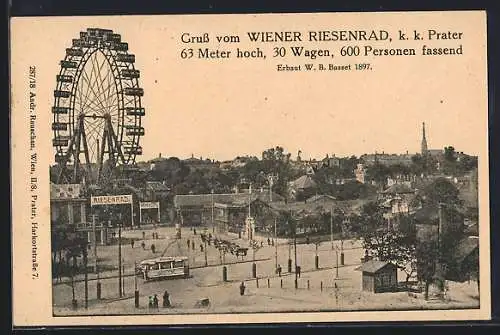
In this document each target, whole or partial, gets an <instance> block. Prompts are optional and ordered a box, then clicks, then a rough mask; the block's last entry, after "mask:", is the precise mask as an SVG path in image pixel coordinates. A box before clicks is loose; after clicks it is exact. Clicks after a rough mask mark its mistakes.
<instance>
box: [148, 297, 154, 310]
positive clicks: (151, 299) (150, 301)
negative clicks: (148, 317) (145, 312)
mask: <svg viewBox="0 0 500 335" xmlns="http://www.w3.org/2000/svg"><path fill="white" fill-rule="evenodd" d="M148 307H149V308H153V297H152V296H149V303H148Z"/></svg>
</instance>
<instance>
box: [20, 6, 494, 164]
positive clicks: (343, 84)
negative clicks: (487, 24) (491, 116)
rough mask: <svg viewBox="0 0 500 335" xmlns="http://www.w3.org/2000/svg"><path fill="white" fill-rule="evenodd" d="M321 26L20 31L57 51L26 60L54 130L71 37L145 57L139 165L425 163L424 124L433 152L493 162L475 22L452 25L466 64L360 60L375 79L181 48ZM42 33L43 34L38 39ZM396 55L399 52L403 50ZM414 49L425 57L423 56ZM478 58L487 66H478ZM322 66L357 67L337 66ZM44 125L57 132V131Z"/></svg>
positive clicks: (411, 21) (205, 21)
mask: <svg viewBox="0 0 500 335" xmlns="http://www.w3.org/2000/svg"><path fill="white" fill-rule="evenodd" d="M320 18H321V16H320V17H319V18H318V17H313V18H311V17H310V18H309V19H306V18H304V19H303V20H297V19H295V20H290V18H289V17H288V18H286V17H284V18H282V17H274V19H272V20H269V19H265V18H262V17H260V16H258V15H248V16H244V17H239V18H238V20H237V23H235V21H229V20H228V21H223V20H213V19H212V20H210V17H209V16H205V17H204V18H199V17H189V16H188V17H180V16H177V17H168V18H167V17H162V16H156V17H138V19H137V20H138V21H136V22H135V23H136V24H130V22H132V21H129V20H127V19H126V18H125V17H119V16H118V17H101V18H90V17H81V18H78V17H77V18H59V19H57V20H56V21H55V23H53V24H51V25H47V24H46V22H47V21H46V20H44V19H40V20H38V19H37V20H31V21H28V20H27V19H26V20H24V21H23V25H22V27H21V25H19V26H20V28H19V31H20V34H21V35H23V36H24V39H23V43H27V44H31V45H35V44H40V45H46V46H50V47H47V48H39V49H37V53H36V54H34V53H30V54H26V55H23V56H22V57H20V58H22V59H20V60H19V61H20V62H21V61H23V62H25V63H34V64H36V65H37V68H38V80H39V83H43V84H42V85H39V90H38V96H39V101H38V106H39V111H40V113H42V111H43V113H47V115H45V116H44V117H47V118H48V120H50V117H51V115H50V106H51V105H52V103H53V102H52V90H54V88H55V75H56V74H57V73H58V71H59V64H58V63H59V60H61V59H63V56H64V51H65V48H67V47H69V46H70V45H71V40H72V38H77V37H78V35H79V32H80V31H84V30H85V29H86V28H87V27H103V28H109V29H114V30H115V31H116V32H118V33H120V34H121V35H122V39H123V40H124V41H126V42H128V43H129V49H130V52H131V53H133V54H135V55H136V68H137V69H139V70H140V71H141V78H140V84H141V86H142V87H143V88H144V92H145V93H144V97H143V99H142V104H143V106H144V107H145V109H146V116H145V117H144V119H143V125H144V127H145V130H146V135H145V136H144V137H143V138H142V139H141V145H142V147H143V152H144V154H143V156H142V157H139V158H138V160H148V159H151V158H154V157H157V156H158V155H159V154H160V153H161V155H162V156H163V157H171V156H175V157H179V158H188V157H191V155H194V156H195V157H203V158H210V159H215V160H219V161H223V160H229V159H233V158H234V157H236V156H241V155H254V156H257V157H260V156H261V153H262V151H263V150H265V149H267V148H270V147H275V146H277V145H280V146H283V147H284V148H285V150H286V151H287V152H290V153H291V154H292V157H296V154H297V151H298V150H301V151H302V155H301V156H302V158H303V159H309V158H317V159H319V158H323V157H325V155H326V154H329V155H333V154H335V155H337V156H350V155H361V154H363V153H374V152H376V151H377V152H382V151H384V152H387V153H405V152H406V151H408V152H409V153H416V152H419V151H420V143H421V136H422V135H421V133H422V122H425V123H426V131H427V141H428V146H429V148H430V149H442V148H443V147H444V146H448V145H452V146H454V147H455V148H456V149H457V150H458V151H464V152H466V153H470V154H475V155H478V154H479V153H484V152H485V145H486V143H487V142H486V141H487V133H486V131H487V118H486V116H487V115H486V110H487V105H486V90H485V85H486V68H485V64H486V61H485V58H484V55H483V54H481V53H479V54H478V53H477V52H480V49H477V48H476V49H473V48H475V47H476V45H477V41H478V40H479V41H480V40H481V38H483V36H482V35H480V34H479V33H478V32H477V30H475V29H473V28H474V26H473V23H470V24H468V23H467V22H465V23H464V22H462V21H461V20H456V21H454V20H451V21H450V22H449V24H448V26H450V27H451V28H456V27H459V28H460V29H461V31H463V32H464V36H465V37H466V38H464V39H463V40H462V41H460V43H461V44H463V45H464V48H465V50H466V51H467V52H465V53H464V55H462V56H455V57H452V56H448V57H433V56H427V57H424V56H416V57H406V58H404V57H403V58H401V57H399V58H398V57H378V58H375V57H371V58H370V57H366V58H363V59H362V60H361V61H363V62H369V63H371V67H372V68H373V70H371V71H344V72H340V71H336V72H328V71H327V72H323V73H308V72H278V71H276V66H277V65H278V64H290V65H298V64H302V66H303V64H304V63H311V62H313V63H318V62H319V61H318V60H315V61H310V60H307V59H296V58H292V57H288V58H285V59H276V58H272V57H271V54H272V46H271V45H258V46H259V47H261V49H263V50H264V51H265V52H266V54H267V55H268V57H267V59H266V60H262V59H253V60H241V59H236V58H233V59H228V60H205V59H191V60H182V59H181V58H180V51H181V50H182V48H183V47H186V45H183V44H182V43H181V42H180V35H181V34H182V33H183V32H186V31H187V32H190V33H192V34H197V33H198V34H199V33H202V32H206V31H209V32H211V33H212V35H211V36H213V35H215V34H216V33H220V34H222V33H227V32H231V33H232V34H239V35H240V36H243V35H244V34H245V32H246V31H249V30H255V27H259V28H260V29H261V30H285V29H288V30H301V31H304V30H307V29H318V30H320V29H329V28H330V29H331V28H332V24H331V22H330V21H329V20H321V19H320ZM422 21H423V20H422V18H419V17H418V16H417V17H415V18H408V20H405V22H401V21H399V20H398V19H397V17H392V16H384V17H383V19H382V18H377V16H373V17H371V19H370V20H363V21H354V20H352V19H351V20H350V19H349V18H348V17H344V16H343V17H339V19H338V20H337V21H336V27H339V26H355V27H357V28H361V27H362V28H374V27H377V28H380V29H388V30H389V31H390V32H391V33H393V32H394V31H397V29H396V30H395V29H394V27H395V24H397V25H400V26H408V27H417V28H418V27H420V26H422ZM353 22H358V24H357V25H356V24H354V23H353ZM360 22H361V23H360ZM440 22H443V21H442V19H441V21H440ZM422 27H424V26H422ZM425 27H428V24H427V25H425ZM38 31H43V34H42V33H40V34H36V33H34V32H38ZM475 41H476V42H475ZM304 45H305V46H306V47H308V46H311V47H318V45H317V44H316V45H308V44H307V43H305V44H304ZM397 45H398V44H397V42H396V43H395V44H394V46H397ZM198 46H199V45H198ZM198 46H196V47H198ZM320 46H321V47H323V46H328V47H333V46H335V47H336V46H338V45H337V44H334V45H330V44H328V45H324V44H321V45H320ZM405 46H406V45H405ZM13 47H14V48H15V47H16V45H14V46H13ZM204 47H214V48H217V47H220V48H231V49H232V50H234V49H236V47H240V48H242V49H245V48H247V49H250V48H251V47H252V48H254V47H255V45H249V44H245V43H241V44H240V45H238V46H234V45H233V46H230V47H227V46H225V45H220V46H219V45H218V43H216V42H213V41H212V42H211V43H210V44H208V45H204ZM286 47H288V45H286ZM416 49H417V53H418V52H419V48H418V47H416ZM478 50H479V51H478ZM478 57H479V58H478ZM481 57H483V58H484V59H483V60H484V61H480V60H481V59H482V58H481ZM325 62H326V63H335V64H336V65H345V64H349V63H351V64H354V63H356V61H354V60H350V59H346V58H340V57H337V58H336V59H334V60H326V61H325ZM44 126H45V127H47V128H48V127H50V121H49V122H47V125H44ZM47 130H48V131H47V136H46V137H45V138H43V137H42V139H43V141H46V142H47V149H48V150H52V148H51V147H50V140H51V132H50V129H47Z"/></svg>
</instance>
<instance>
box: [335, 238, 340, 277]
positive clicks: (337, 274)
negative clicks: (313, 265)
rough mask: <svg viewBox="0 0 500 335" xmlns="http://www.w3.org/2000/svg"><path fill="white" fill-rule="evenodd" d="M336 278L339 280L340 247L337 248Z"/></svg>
mask: <svg viewBox="0 0 500 335" xmlns="http://www.w3.org/2000/svg"><path fill="white" fill-rule="evenodd" d="M335 260H336V261H335V278H336V279H338V278H339V247H338V246H335Z"/></svg>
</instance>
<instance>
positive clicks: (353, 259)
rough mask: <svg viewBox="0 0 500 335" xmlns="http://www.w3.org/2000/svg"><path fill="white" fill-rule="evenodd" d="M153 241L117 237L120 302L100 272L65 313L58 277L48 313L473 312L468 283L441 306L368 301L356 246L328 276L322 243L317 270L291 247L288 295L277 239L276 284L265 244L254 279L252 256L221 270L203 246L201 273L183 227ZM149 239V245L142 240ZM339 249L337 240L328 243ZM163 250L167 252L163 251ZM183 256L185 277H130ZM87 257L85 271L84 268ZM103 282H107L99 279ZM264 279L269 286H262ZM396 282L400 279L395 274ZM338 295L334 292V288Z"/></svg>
mask: <svg viewBox="0 0 500 335" xmlns="http://www.w3.org/2000/svg"><path fill="white" fill-rule="evenodd" d="M156 231H157V232H158V234H159V235H160V236H159V237H160V238H159V239H154V240H153V239H152V234H151V232H152V230H147V231H146V241H145V243H146V245H147V246H150V245H151V244H152V243H154V244H155V246H156V247H157V252H156V253H155V254H153V253H152V252H151V250H150V249H148V248H146V250H142V248H141V246H140V243H141V241H142V231H140V230H129V231H124V232H123V234H122V236H123V237H124V238H132V237H133V238H137V239H138V241H136V243H135V245H134V248H132V247H131V246H130V245H123V246H122V256H123V258H124V260H125V275H126V276H124V277H123V283H124V293H125V295H124V296H123V297H122V298H120V297H119V289H118V287H119V285H118V278H117V272H118V271H117V270H116V269H115V270H109V271H105V272H102V273H100V283H101V285H102V299H101V300H99V301H98V300H97V299H96V284H97V281H96V280H95V274H89V279H91V280H89V282H88V292H89V301H88V309H84V308H83V305H84V283H83V282H82V281H81V279H82V278H83V277H82V276H79V277H78V278H77V281H76V282H75V297H76V299H77V300H78V304H79V307H78V309H77V310H72V309H71V299H72V288H71V281H70V280H69V279H68V278H63V282H62V283H57V284H55V285H54V289H53V306H54V313H55V315H84V314H103V315H109V314H148V313H160V314H163V313H165V314H183V313H246V312H273V311H274V312H280V311H281V312H284V311H319V310H366V309H368V310H373V309H385V310H386V309H422V308H424V309H429V308H454V307H460V308H465V307H468V308H471V307H478V300H477V298H476V296H477V286H476V285H475V283H470V284H468V283H465V284H458V283H450V291H449V300H448V301H446V302H433V303H429V302H425V301H424V300H423V299H422V298H413V297H411V296H409V295H408V294H407V293H406V292H397V293H383V294H373V293H369V292H363V291H362V290H361V272H359V271H355V270H354V269H355V268H356V267H357V266H359V264H360V258H361V257H362V256H363V250H362V249H361V247H360V243H359V242H356V241H345V242H344V252H345V266H340V267H339V269H338V278H337V271H336V268H335V266H336V257H335V256H336V254H335V252H334V251H333V250H332V246H331V243H330V242H324V243H322V244H321V245H320V247H319V252H318V254H319V266H320V268H319V269H318V270H316V269H315V268H314V258H315V254H316V251H315V246H314V244H309V245H303V244H302V245H297V263H298V265H300V266H301V272H302V273H301V276H300V278H299V279H298V289H295V286H294V280H295V274H294V273H287V260H288V257H289V250H290V248H289V245H288V240H285V239H280V240H278V264H280V265H281V267H282V269H283V270H282V277H279V276H278V275H277V274H276V273H275V247H273V246H268V245H267V237H262V238H257V240H259V239H262V241H263V242H264V243H263V244H264V247H263V248H262V249H260V250H259V251H258V252H257V253H256V257H255V258H256V260H257V261H256V264H257V277H258V287H257V281H256V279H254V278H252V263H253V262H252V251H251V250H249V254H248V255H247V256H246V257H244V261H245V262H244V263H236V264H227V263H233V262H238V261H240V262H241V257H240V258H239V260H238V259H237V258H236V257H235V256H233V255H231V254H227V255H226V257H225V264H224V265H223V264H221V259H220V254H219V252H218V251H217V250H216V249H215V247H214V246H213V245H211V246H208V249H207V254H208V263H209V266H208V267H204V264H205V257H204V253H203V252H201V251H200V249H199V246H198V247H197V248H195V251H194V252H193V251H192V250H190V251H188V250H187V239H190V240H193V239H194V240H195V241H196V242H197V245H199V244H200V243H201V240H200V238H199V231H197V235H194V234H193V231H191V230H189V229H188V228H185V229H183V231H182V238H181V240H180V241H174V240H173V237H174V233H175V232H174V229H173V228H170V227H169V228H167V227H159V228H157V229H156ZM148 237H149V238H148ZM218 237H219V238H223V239H226V240H232V241H233V242H235V243H238V244H239V245H241V246H245V245H247V244H248V242H247V241H245V240H243V239H238V236H237V235H235V234H228V235H225V236H220V235H218ZM334 245H336V246H338V245H340V241H334ZM167 247H168V248H167ZM97 254H98V256H99V263H100V264H102V265H105V266H106V268H110V269H111V268H113V267H117V264H118V259H117V246H99V248H98V252H97ZM161 254H164V255H165V256H174V255H185V256H188V257H189V258H190V266H191V275H192V276H191V278H188V279H172V280H162V281H151V282H144V281H143V280H142V279H141V278H135V277H134V276H133V269H134V261H137V262H139V261H141V260H143V259H146V258H151V257H157V256H160V255H161ZM291 258H292V260H294V250H293V247H292V248H291ZM92 261H93V259H92V255H91V257H90V259H89V264H92ZM223 266H226V267H227V272H228V282H223V281H222V267H223ZM105 278H107V279H105ZM268 280H269V287H268ZM399 280H400V281H401V280H404V275H403V274H400V278H399ZM242 281H243V282H245V286H246V291H245V295H244V296H240V295H239V285H240V284H241V282H242ZM136 283H137V288H138V290H139V293H140V307H139V308H135V306H134V290H135V284H136ZM335 283H336V284H337V287H338V289H337V290H335V288H334V285H335ZM165 290H167V291H168V292H169V294H170V300H171V302H172V308H161V307H160V308H159V310H151V309H149V308H148V304H147V303H148V297H149V296H151V295H154V294H157V296H158V299H159V301H160V306H161V300H162V295H163V292H164V291H165ZM203 298H208V299H209V300H210V306H209V307H205V308H195V307H194V306H195V304H196V302H197V301H199V300H200V299H203Z"/></svg>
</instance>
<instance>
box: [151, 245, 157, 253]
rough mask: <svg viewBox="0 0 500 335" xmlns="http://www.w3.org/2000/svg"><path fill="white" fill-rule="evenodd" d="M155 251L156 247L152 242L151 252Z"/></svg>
mask: <svg viewBox="0 0 500 335" xmlns="http://www.w3.org/2000/svg"><path fill="white" fill-rule="evenodd" d="M155 251H156V247H155V245H154V244H151V252H152V253H153V254H154V253H155Z"/></svg>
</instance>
